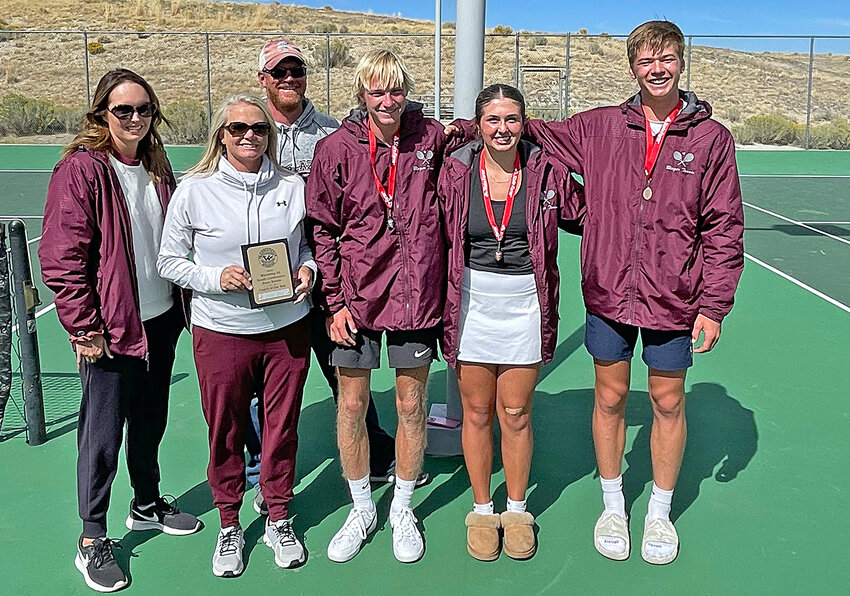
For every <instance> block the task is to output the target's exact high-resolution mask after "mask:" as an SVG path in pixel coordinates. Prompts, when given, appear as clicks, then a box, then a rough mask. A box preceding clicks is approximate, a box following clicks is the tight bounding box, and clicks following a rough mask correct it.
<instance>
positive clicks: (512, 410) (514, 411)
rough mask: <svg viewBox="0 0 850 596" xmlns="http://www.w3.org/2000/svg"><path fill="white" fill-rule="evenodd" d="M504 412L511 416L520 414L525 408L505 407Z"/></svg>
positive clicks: (523, 412)
mask: <svg viewBox="0 0 850 596" xmlns="http://www.w3.org/2000/svg"><path fill="white" fill-rule="evenodd" d="M505 413H506V414H509V415H511V416H521V415H522V414H525V408H507V407H506V408H505Z"/></svg>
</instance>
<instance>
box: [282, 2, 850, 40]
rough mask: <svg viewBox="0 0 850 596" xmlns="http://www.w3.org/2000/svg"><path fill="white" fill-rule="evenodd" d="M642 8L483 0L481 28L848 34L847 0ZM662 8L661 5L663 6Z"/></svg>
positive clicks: (373, 6)
mask: <svg viewBox="0 0 850 596" xmlns="http://www.w3.org/2000/svg"><path fill="white" fill-rule="evenodd" d="M281 3H282V4H285V3H292V4H299V5H304V6H313V7H322V6H326V5H330V6H333V7H334V8H336V9H339V10H356V11H363V12H366V11H369V10H371V11H372V12H374V13H378V14H399V13H400V14H401V15H402V16H405V17H411V18H418V19H433V18H434V6H435V2H434V0H414V1H410V0H392V1H391V0H307V1H293V0H281ZM652 4H653V6H652V7H646V8H642V7H641V6H640V3H639V2H635V1H634V0H628V1H627V0H609V1H608V2H599V1H598V0H596V1H589V2H587V1H586V2H569V1H568V0H564V1H558V0H488V1H487V17H486V26H487V27H495V26H496V25H500V24H501V25H507V26H509V27H511V28H512V29H514V30H519V29H525V30H529V31H545V32H548V33H566V32H568V31H573V32H575V31H578V30H579V29H581V28H585V29H587V30H588V33H603V32H605V33H611V34H615V35H616V34H627V33H628V32H629V31H631V30H632V28H634V27H635V26H636V25H638V24H640V23H642V22H643V21H648V20H651V19H658V18H667V19H669V20H671V21H673V22H675V23H676V24H678V25H679V26H680V27H681V28H682V30H683V31H684V32H685V34H686V35H699V34H716V35H744V34H746V35H850V1H848V0H810V1H800V0H795V1H792V0H773V1H766V0H758V1H754V2H748V1H747V0H737V1H736V0H715V1H714V2H705V1H704V2H666V3H661V2H653V3H652ZM665 5H666V6H665ZM455 7H456V2H455V0H443V21H454V20H456V17H455V10H456V8H455Z"/></svg>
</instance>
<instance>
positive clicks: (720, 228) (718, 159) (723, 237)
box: [699, 128, 744, 323]
mask: <svg viewBox="0 0 850 596" xmlns="http://www.w3.org/2000/svg"><path fill="white" fill-rule="evenodd" d="M701 193H702V196H701V198H700V199H701V200H700V219H699V235H700V241H701V243H702V246H703V259H704V263H703V282H704V286H705V288H704V291H703V298H702V301H701V304H700V314H702V315H704V316H706V317H708V318H709V319H711V320H712V321H715V322H717V323H720V322H722V320H723V318H724V317H725V316H726V315H727V314H729V311H731V310H732V304H733V302H734V295H735V290H736V289H737V287H738V281H739V280H740V277H741V273H742V271H743V269H744V210H743V201H742V199H741V183H740V180H739V178H738V166H737V164H736V162H735V142H734V141H733V139H732V135H731V134H730V133H729V131H727V130H726V129H725V128H723V129H722V131H721V133H720V134H719V135H718V137H717V140H716V142H715V143H714V145H713V146H712V148H711V153H710V155H709V161H708V163H707V164H706V170H705V174H704V176H703V180H702V187H701Z"/></svg>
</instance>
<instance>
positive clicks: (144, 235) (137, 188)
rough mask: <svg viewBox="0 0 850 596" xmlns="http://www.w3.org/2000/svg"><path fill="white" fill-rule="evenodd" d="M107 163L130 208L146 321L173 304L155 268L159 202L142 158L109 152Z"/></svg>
mask: <svg viewBox="0 0 850 596" xmlns="http://www.w3.org/2000/svg"><path fill="white" fill-rule="evenodd" d="M109 163H110V165H111V166H112V169H113V170H115V173H116V174H117V175H118V182H119V183H120V184H121V191H122V192H123V193H124V200H125V202H126V203H127V210H128V211H129V212H130V229H131V230H132V235H133V255H134V256H135V258H136V280H137V281H138V287H139V310H140V311H141V317H142V321H149V320H150V319H153V318H154V317H158V316H159V315H161V314H163V313H165V312H167V311H168V309H169V308H171V306H172V305H173V304H174V297H173V296H172V293H171V288H172V285H171V284H170V283H169V282H167V281H166V280H164V279H162V278H161V277H160V276H159V273H157V271H156V259H157V251H158V250H159V241H160V237H161V236H162V203H161V202H160V200H159V195H158V194H156V186H155V185H154V183H153V180H151V177H150V174H148V173H147V170H145V167H144V166H143V165H142V163H141V162H136V160H134V161H133V163H126V162H124V161H121V160H119V159H118V158H117V157H115V156H114V155H112V154H110V155H109Z"/></svg>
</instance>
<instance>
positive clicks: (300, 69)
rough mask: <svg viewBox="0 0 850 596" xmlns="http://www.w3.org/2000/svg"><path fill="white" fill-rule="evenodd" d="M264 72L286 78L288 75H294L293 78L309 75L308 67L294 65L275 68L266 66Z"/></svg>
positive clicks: (275, 76)
mask: <svg viewBox="0 0 850 596" xmlns="http://www.w3.org/2000/svg"><path fill="white" fill-rule="evenodd" d="M263 72H264V73H266V74H267V75H271V76H272V77H273V78H275V79H285V78H286V77H287V75H292V78H293V79H300V78H301V77H306V76H307V67H306V66H293V67H292V68H273V69H271V70H269V69H267V68H264V69H263Z"/></svg>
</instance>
